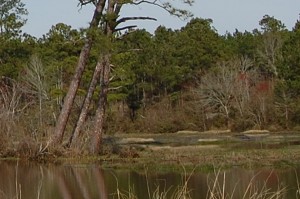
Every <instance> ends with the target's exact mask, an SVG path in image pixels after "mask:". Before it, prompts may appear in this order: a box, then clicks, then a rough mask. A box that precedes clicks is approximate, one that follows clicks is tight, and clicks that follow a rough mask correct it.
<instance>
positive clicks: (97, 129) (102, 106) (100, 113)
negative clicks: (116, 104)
mask: <svg viewBox="0 0 300 199" xmlns="http://www.w3.org/2000/svg"><path fill="white" fill-rule="evenodd" d="M109 77H110V55H109V54H107V55H104V57H103V68H102V70H101V77H100V95H99V102H98V108H97V111H96V117H95V125H94V131H93V132H92V143H91V153H92V154H97V153H99V152H100V148H101V143H102V137H103V131H104V123H105V112H106V106H107V94H108V88H109Z"/></svg>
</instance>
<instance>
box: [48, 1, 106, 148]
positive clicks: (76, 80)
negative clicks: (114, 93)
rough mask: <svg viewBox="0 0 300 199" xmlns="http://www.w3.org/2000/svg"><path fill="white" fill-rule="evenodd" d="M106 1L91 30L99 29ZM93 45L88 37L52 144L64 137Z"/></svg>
mask: <svg viewBox="0 0 300 199" xmlns="http://www.w3.org/2000/svg"><path fill="white" fill-rule="evenodd" d="M105 1H106V0H99V1H98V3H97V5H96V9H95V11H94V15H93V18H92V21H91V24H90V29H93V28H97V26H98V24H99V22H100V20H101V17H102V13H103V9H104V6H105ZM92 44H93V38H92V36H88V37H87V39H86V41H85V44H84V46H83V48H82V49H81V53H80V56H79V60H78V64H77V67H76V70H75V74H74V77H73V79H72V81H71V84H70V87H69V90H68V93H67V95H66V97H65V100H64V105H63V107H62V110H61V112H60V115H59V117H58V120H57V124H56V127H55V132H54V137H53V138H52V140H51V142H53V143H54V144H61V143H62V140H63V136H64V132H65V129H66V125H67V122H68V119H69V116H70V113H71V108H72V106H73V103H74V99H75V96H76V93H77V90H78V87H79V84H80V81H81V78H82V74H83V72H84V69H85V67H86V64H87V61H88V58H89V55H90V50H91V47H92Z"/></svg>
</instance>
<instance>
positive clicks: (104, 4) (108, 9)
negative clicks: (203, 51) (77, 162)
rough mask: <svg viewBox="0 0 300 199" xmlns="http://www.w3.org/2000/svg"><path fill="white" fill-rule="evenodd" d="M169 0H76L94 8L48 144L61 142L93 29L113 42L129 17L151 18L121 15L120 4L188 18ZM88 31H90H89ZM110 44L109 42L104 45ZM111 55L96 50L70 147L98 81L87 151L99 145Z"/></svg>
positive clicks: (189, 1) (184, 0) (185, 1)
mask: <svg viewBox="0 0 300 199" xmlns="http://www.w3.org/2000/svg"><path fill="white" fill-rule="evenodd" d="M177 1H178V3H183V4H188V5H192V4H193V3H194V0H177ZM170 2H171V1H170V0H161V1H157V0H79V5H81V6H84V5H87V4H94V5H95V11H94V15H93V18H92V20H91V23H90V27H89V31H88V34H87V37H86V41H85V44H84V46H83V48H82V50H81V53H80V56H79V60H78V64H77V67H76V69H75V74H74V77H73V79H72V81H71V83H70V86H69V89H68V92H67V94H66V96H65V100H64V104H63V107H62V110H61V112H60V115H59V117H58V121H57V124H56V128H55V132H54V136H53V137H52V139H51V143H52V144H54V145H60V144H61V143H62V141H63V137H64V132H65V129H66V125H67V122H68V118H69V116H70V113H71V109H72V106H73V103H74V99H75V97H76V93H77V90H78V87H79V84H80V81H81V78H82V76H83V73H84V70H85V67H86V65H87V60H88V58H89V56H90V51H91V48H92V45H93V44H95V42H96V41H97V40H96V38H95V37H96V36H97V35H96V34H93V33H95V32H98V33H99V32H100V33H101V34H102V35H104V36H105V37H106V39H107V41H109V42H111V43H113V42H114V35H115V34H114V33H116V32H119V31H121V30H126V29H131V28H135V27H136V26H126V25H125V26H122V24H124V23H126V22H127V21H132V20H155V18H152V17H144V16H142V17H139V16H133V17H122V16H121V9H122V8H123V7H124V6H138V5H141V4H146V5H147V6H156V7H159V8H162V9H164V10H165V11H167V12H169V13H170V14H172V15H175V16H178V17H190V16H191V14H190V13H189V12H188V11H186V10H184V9H177V8H175V7H174V6H173V5H172V4H171V3H170ZM89 33H90V34H89ZM108 46H110V45H108ZM111 57H112V50H111V49H109V47H108V49H106V50H104V52H101V54H100V53H99V60H98V62H97V65H96V66H95V71H94V75H93V76H92V79H91V81H90V88H89V89H88V92H87V95H86V98H85V100H84V102H83V105H82V108H81V114H80V115H79V117H78V122H77V124H76V125H75V127H74V130H73V133H72V134H71V137H70V139H69V142H68V146H72V143H73V142H76V141H78V137H79V136H80V130H81V127H82V125H83V123H84V121H85V118H86V115H87V110H88V107H89V104H90V102H91V97H92V95H93V92H94V90H95V87H96V84H97V83H98V82H100V93H99V100H98V108H97V111H96V116H95V125H94V130H93V132H92V134H91V135H92V137H91V141H92V143H91V150H90V151H91V153H92V154H97V153H99V151H100V148H101V141H102V136H103V126H104V122H105V111H106V106H107V94H108V91H109V81H110V76H111Z"/></svg>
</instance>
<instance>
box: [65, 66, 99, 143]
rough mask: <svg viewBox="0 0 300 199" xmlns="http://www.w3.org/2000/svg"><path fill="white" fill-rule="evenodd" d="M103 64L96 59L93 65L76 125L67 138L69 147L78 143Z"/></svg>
mask: <svg viewBox="0 0 300 199" xmlns="http://www.w3.org/2000/svg"><path fill="white" fill-rule="evenodd" d="M104 64H105V63H104V61H98V63H97V65H96V67H95V70H94V74H93V77H92V79H91V82H90V86H89V90H88V92H87V94H86V97H85V99H84V102H83V105H82V107H81V112H80V115H79V117H78V119H77V123H76V126H75V127H74V129H73V132H72V134H71V136H70V139H69V143H68V146H69V147H71V146H76V145H77V144H78V138H79V137H80V135H81V130H82V126H83V124H84V122H85V120H86V116H87V113H88V109H89V107H90V104H91V101H92V97H93V94H94V91H95V89H96V86H97V82H98V80H99V77H100V73H101V69H102V68H103V65H104Z"/></svg>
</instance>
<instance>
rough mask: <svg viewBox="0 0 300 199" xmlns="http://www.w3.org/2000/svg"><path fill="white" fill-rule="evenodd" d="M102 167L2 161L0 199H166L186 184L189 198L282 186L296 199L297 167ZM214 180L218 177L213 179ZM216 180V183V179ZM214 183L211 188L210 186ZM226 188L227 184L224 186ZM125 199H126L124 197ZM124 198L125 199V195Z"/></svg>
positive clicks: (235, 194) (299, 173)
mask: <svg viewBox="0 0 300 199" xmlns="http://www.w3.org/2000/svg"><path fill="white" fill-rule="evenodd" d="M182 170H183V171H182V172H181V173H178V172H172V171H170V172H163V173H157V172H155V171H147V170H145V171H131V170H120V169H118V170H114V169H102V168H101V166H100V165H97V164H89V165H79V164H78V165H76V164H71V165H68V164H63V165H54V164H47V165H40V164H35V163H22V162H16V161H2V162H0V176H1V178H0V198H1V199H6V198H7V199H12V198H16V199H21V198H22V199H38V198H40V199H44V198H45V199H48V198H50V199H69V198H72V199H77V198H78V199H94V198H99V199H107V198H118V195H117V193H118V191H120V193H122V194H125V195H126V194H127V196H128V193H134V195H135V196H137V198H141V199H147V198H149V196H150V198H153V194H154V193H162V192H163V193H166V195H167V196H166V198H171V195H172V194H174V193H175V192H176V190H178V187H183V186H184V185H185V183H186V182H187V189H188V193H189V195H190V197H191V198H195V199H196V198H197V199H202V198H204V199H205V198H207V194H208V191H209V190H212V189H213V187H215V188H219V190H220V191H222V192H223V188H224V193H228V194H229V195H230V196H232V198H243V195H244V193H245V192H246V190H247V188H249V184H251V185H252V187H251V192H255V191H256V192H258V193H259V192H260V190H261V188H264V189H263V190H268V191H269V192H272V191H275V192H276V191H278V190H279V189H282V188H285V190H284V196H285V198H296V192H297V186H298V185H297V176H300V169H294V168H290V169H263V168H262V169H256V170H249V169H242V168H239V167H234V168H230V169H227V170H222V171H211V172H198V171H194V172H192V173H190V174H188V173H185V172H184V169H182ZM216 176H217V177H216ZM216 179H218V180H216ZM214 183H215V186H214ZM223 184H225V186H223ZM124 198H125V197H124ZM126 198H128V197H126Z"/></svg>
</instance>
